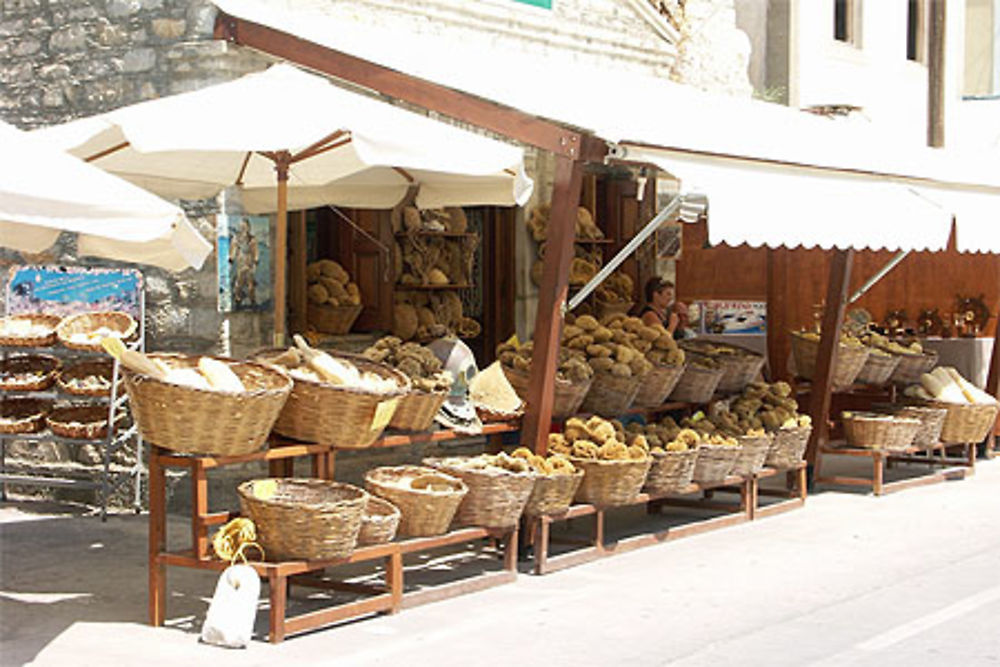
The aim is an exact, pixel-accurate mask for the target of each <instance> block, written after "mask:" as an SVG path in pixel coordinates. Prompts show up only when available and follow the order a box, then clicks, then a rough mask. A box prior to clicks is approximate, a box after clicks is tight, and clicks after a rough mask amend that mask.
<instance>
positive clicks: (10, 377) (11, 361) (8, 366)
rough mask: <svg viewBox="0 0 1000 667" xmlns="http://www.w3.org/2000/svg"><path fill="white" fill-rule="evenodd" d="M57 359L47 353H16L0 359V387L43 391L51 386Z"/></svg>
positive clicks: (13, 389) (57, 367)
mask: <svg viewBox="0 0 1000 667" xmlns="http://www.w3.org/2000/svg"><path fill="white" fill-rule="evenodd" d="M58 372H59V360H58V359H56V358H55V357H53V356H50V355H48V354H16V355H11V356H9V357H5V358H4V359H0V389H2V390H4V391H43V390H45V389H48V388H49V387H51V386H52V383H53V382H55V381H56V374H57V373H58Z"/></svg>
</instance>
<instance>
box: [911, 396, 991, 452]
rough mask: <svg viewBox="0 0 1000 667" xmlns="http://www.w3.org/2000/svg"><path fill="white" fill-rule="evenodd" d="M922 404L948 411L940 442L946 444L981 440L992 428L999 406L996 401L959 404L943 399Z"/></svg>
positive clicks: (978, 441)
mask: <svg viewBox="0 0 1000 667" xmlns="http://www.w3.org/2000/svg"><path fill="white" fill-rule="evenodd" d="M922 405H926V406H928V407H933V408H944V409H946V410H947V411H948V413H947V414H946V415H945V417H944V424H943V425H942V426H941V442H942V443H944V444H946V445H958V444H964V443H968V442H972V443H976V444H978V443H980V442H982V441H983V440H984V439H985V438H986V436H987V435H989V433H990V431H991V430H992V429H993V426H994V424H995V423H996V420H997V409H998V407H1000V406H998V404H996V403H976V404H960V403H945V402H944V401H927V402H925V403H922Z"/></svg>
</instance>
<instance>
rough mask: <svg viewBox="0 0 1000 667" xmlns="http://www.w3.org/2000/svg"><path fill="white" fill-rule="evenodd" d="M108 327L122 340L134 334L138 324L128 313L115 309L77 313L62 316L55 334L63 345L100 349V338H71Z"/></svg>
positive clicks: (76, 348)
mask: <svg viewBox="0 0 1000 667" xmlns="http://www.w3.org/2000/svg"><path fill="white" fill-rule="evenodd" d="M102 327H103V328H105V329H109V330H111V331H114V332H116V333H117V334H118V337H119V338H121V339H122V340H129V339H130V338H132V337H133V336H135V332H136V330H137V329H138V327H139V324H138V323H137V322H136V321H135V320H134V319H133V318H132V316H131V315H129V314H128V313H122V312H117V311H108V312H95V313H79V314H78V315H70V316H69V317H65V318H63V320H62V321H61V322H60V323H59V326H58V327H56V336H58V338H59V342H60V343H62V344H63V345H64V346H65V347H68V348H70V349H73V350H90V351H99V350H101V340H100V339H96V340H89V341H87V342H80V341H75V340H73V335H74V334H90V333H93V332H95V331H98V330H99V329H101V328H102Z"/></svg>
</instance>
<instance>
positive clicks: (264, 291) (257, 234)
mask: <svg viewBox="0 0 1000 667" xmlns="http://www.w3.org/2000/svg"><path fill="white" fill-rule="evenodd" d="M217 227H218V273H219V311H220V312H225V313H231V312H238V311H259V310H269V309H270V308H271V307H272V302H271V299H272V294H273V291H272V287H271V219H270V217H269V216H266V215H219V219H218V225H217Z"/></svg>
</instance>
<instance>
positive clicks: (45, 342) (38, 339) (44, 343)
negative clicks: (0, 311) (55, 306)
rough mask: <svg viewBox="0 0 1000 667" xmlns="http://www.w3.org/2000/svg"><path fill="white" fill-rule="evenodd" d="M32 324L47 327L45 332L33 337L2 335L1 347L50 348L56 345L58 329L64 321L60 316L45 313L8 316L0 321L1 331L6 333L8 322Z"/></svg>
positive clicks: (0, 337) (0, 336)
mask: <svg viewBox="0 0 1000 667" xmlns="http://www.w3.org/2000/svg"><path fill="white" fill-rule="evenodd" d="M12 321H17V322H31V324H33V325H35V326H38V327H45V331H44V332H40V333H38V334H36V335H33V336H17V335H14V334H0V345H4V346H20V347H48V346H49V345H55V342H56V327H58V326H59V323H60V322H61V321H62V318H61V317H59V316H58V315H45V314H43V313H24V314H23V315H8V316H7V317H4V318H2V319H0V331H4V330H5V327H4V325H5V324H6V323H7V322H12Z"/></svg>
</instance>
